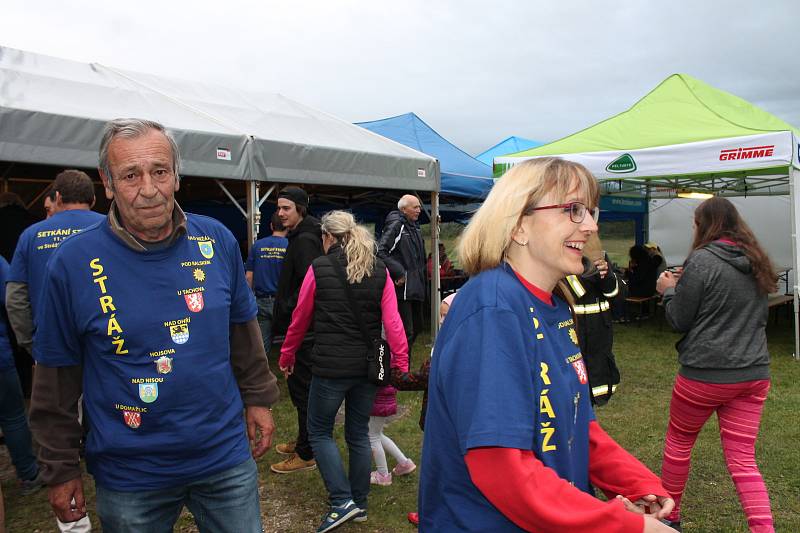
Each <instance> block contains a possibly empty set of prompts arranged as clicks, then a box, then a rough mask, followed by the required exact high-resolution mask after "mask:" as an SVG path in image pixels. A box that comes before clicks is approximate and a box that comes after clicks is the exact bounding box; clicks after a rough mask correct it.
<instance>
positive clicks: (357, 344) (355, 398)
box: [279, 211, 408, 533]
mask: <svg viewBox="0 0 800 533" xmlns="http://www.w3.org/2000/svg"><path fill="white" fill-rule="evenodd" d="M321 229H322V247H323V249H324V251H325V254H326V255H324V256H322V257H318V258H317V259H315V260H314V261H313V262H312V263H311V268H309V269H308V272H307V273H306V276H305V279H304V280H303V284H302V286H301V287H300V294H299V297H298V302H297V307H296V308H295V310H294V312H293V313H292V322H291V325H290V326H289V330H288V331H287V333H286V339H285V340H284V343H283V346H282V347H281V357H280V361H279V366H280V369H281V370H282V371H283V372H284V373H285V374H287V375H289V374H291V373H292V370H293V368H294V358H295V353H296V352H297V349H298V348H299V347H300V345H301V343H302V341H303V337H304V336H305V333H306V331H307V330H308V328H309V327H310V326H312V325H313V330H314V348H313V349H312V352H311V367H312V370H311V373H312V378H311V389H310V391H309V397H308V435H309V441H310V442H311V447H312V449H313V450H314V458H315V459H316V461H317V467H318V468H319V471H320V474H321V475H322V480H323V482H324V483H325V487H326V488H327V490H328V495H329V501H330V510H329V511H328V512H327V513H326V515H325V517H324V518H323V520H322V523H321V524H320V526H319V528H318V529H317V532H318V533H323V532H325V531H330V530H332V529H334V528H337V527H339V526H341V525H342V524H344V523H345V522H347V521H349V520H355V521H358V522H361V521H364V520H366V519H367V495H368V494H369V488H370V470H371V466H372V452H371V448H370V443H369V438H368V423H369V417H370V411H371V410H372V405H373V401H374V399H375V390H376V386H375V385H373V384H372V383H371V382H369V381H368V380H367V355H368V354H369V352H370V350H371V349H372V348H371V347H368V346H367V345H366V342H365V341H364V336H363V334H362V330H361V325H360V324H359V323H358V322H357V320H356V318H355V317H354V312H353V309H352V308H351V307H350V304H349V298H348V291H350V292H351V293H352V294H353V296H354V300H355V304H356V305H357V306H358V312H359V314H360V317H361V320H362V321H363V326H364V327H365V328H366V331H367V332H368V334H369V335H370V336H371V338H373V339H374V338H380V336H381V325H382V326H383V328H384V330H385V332H386V340H387V342H388V343H389V348H390V350H391V352H392V362H391V366H392V368H398V369H400V370H401V371H402V372H407V371H408V344H407V341H406V336H405V330H404V329H403V322H402V320H401V319H400V315H399V313H398V311H397V298H396V296H395V291H394V284H393V283H392V280H391V278H390V277H389V272H388V271H387V270H386V266H385V265H384V264H383V262H382V261H381V260H380V259H378V258H376V256H375V253H376V247H375V240H374V238H373V237H372V235H371V234H370V232H369V231H368V230H367V229H366V228H365V227H364V226H360V225H358V224H356V221H355V218H354V217H353V215H352V214H350V213H347V212H345V211H331V212H330V213H328V214H326V215H325V216H323V217H322V228H321ZM345 400H346V404H345V425H344V431H345V440H346V441H347V448H348V452H349V458H350V460H349V465H350V466H349V474H346V473H345V471H344V465H343V464H342V457H341V455H340V454H339V449H338V447H337V445H336V441H335V440H334V438H333V425H334V420H335V418H336V412H337V411H338V410H339V407H340V406H341V404H342V401H345Z"/></svg>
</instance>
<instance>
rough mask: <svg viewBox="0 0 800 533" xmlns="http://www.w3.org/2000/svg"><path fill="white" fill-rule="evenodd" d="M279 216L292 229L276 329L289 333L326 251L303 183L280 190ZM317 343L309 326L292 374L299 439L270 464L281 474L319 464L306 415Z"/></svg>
mask: <svg viewBox="0 0 800 533" xmlns="http://www.w3.org/2000/svg"><path fill="white" fill-rule="evenodd" d="M278 217H279V218H280V220H281V222H282V223H283V226H284V228H286V229H287V230H288V231H289V233H288V234H287V235H286V237H287V238H288V239H289V245H288V246H287V247H286V256H285V257H284V259H283V266H282V267H281V277H280V279H279V280H278V293H277V294H276V295H275V311H274V313H273V318H272V320H273V326H272V333H273V334H274V335H286V330H287V329H288V328H289V324H290V323H291V321H292V312H293V311H294V308H295V307H296V306H297V298H298V296H299V295H300V285H302V284H303V278H304V277H305V275H306V272H307V271H308V267H309V266H310V265H311V262H312V261H313V260H314V259H316V258H317V257H319V256H321V255H323V253H324V252H323V251H322V231H321V230H320V224H319V220H317V219H316V218H314V217H313V216H311V215H310V214H309V213H308V195H307V194H306V192H305V191H304V190H303V189H301V188H300V187H294V186H289V187H285V188H284V189H283V190H281V192H280V193H278ZM313 345H314V334H313V331H311V330H309V332H308V333H306V336H305V338H304V339H303V344H302V346H301V347H300V349H299V350H298V351H297V355H296V361H295V365H294V371H293V372H292V374H291V375H289V376H288V378H287V380H286V383H287V385H288V386H289V395H290V396H291V398H292V403H293V404H294V407H295V409H296V410H297V439H296V440H295V442H288V443H282V444H278V445H277V446H276V447H275V450H276V451H277V452H278V453H281V454H284V455H289V457H288V458H287V459H285V460H284V461H281V462H279V463H276V464H274V465H272V466H270V469H271V470H272V471H273V472H276V473H278V474H290V473H292V472H298V471H301V470H309V469H311V468H316V465H317V463H316V461H314V452H313V451H312V450H311V444H310V443H309V442H308V429H307V427H306V418H307V413H308V390H309V387H310V386H311V348H312V347H313Z"/></svg>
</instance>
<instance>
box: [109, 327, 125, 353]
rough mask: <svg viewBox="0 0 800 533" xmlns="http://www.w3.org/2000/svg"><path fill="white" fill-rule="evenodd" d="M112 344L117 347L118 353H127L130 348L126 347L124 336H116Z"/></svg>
mask: <svg viewBox="0 0 800 533" xmlns="http://www.w3.org/2000/svg"><path fill="white" fill-rule="evenodd" d="M120 331H121V330H120ZM111 344H113V345H114V346H116V347H117V350H116V354H117V355H125V354H126V353H128V350H126V349H125V339H123V338H122V337H114V338H113V339H112V341H111Z"/></svg>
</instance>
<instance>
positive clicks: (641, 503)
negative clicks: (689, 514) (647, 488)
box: [617, 494, 675, 519]
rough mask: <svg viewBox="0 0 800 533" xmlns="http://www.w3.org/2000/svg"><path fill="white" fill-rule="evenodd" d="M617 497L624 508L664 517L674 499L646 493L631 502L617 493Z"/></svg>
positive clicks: (638, 512) (669, 510) (673, 504)
mask: <svg viewBox="0 0 800 533" xmlns="http://www.w3.org/2000/svg"><path fill="white" fill-rule="evenodd" d="M617 499H618V500H619V501H621V502H622V504H623V505H624V506H625V509H626V510H628V511H630V512H632V513H636V514H645V515H647V516H652V517H653V518H659V519H660V518H666V517H667V516H669V514H670V513H671V512H672V509H673V508H674V507H675V500H673V499H672V498H670V497H668V496H656V495H655V494H648V495H647V496H642V497H641V498H639V499H638V500H636V501H635V502H631V501H630V500H629V499H628V498H626V497H625V496H622V495H617Z"/></svg>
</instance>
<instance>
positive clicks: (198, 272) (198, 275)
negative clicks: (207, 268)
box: [192, 268, 206, 283]
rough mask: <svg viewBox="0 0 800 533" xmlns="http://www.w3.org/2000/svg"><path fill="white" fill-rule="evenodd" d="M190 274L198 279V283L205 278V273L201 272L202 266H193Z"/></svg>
mask: <svg viewBox="0 0 800 533" xmlns="http://www.w3.org/2000/svg"><path fill="white" fill-rule="evenodd" d="M192 276H194V279H195V281H199V282H200V283H202V282H204V281H205V280H206V273H205V272H203V269H202V268H195V269H194V271H193V272H192Z"/></svg>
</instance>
